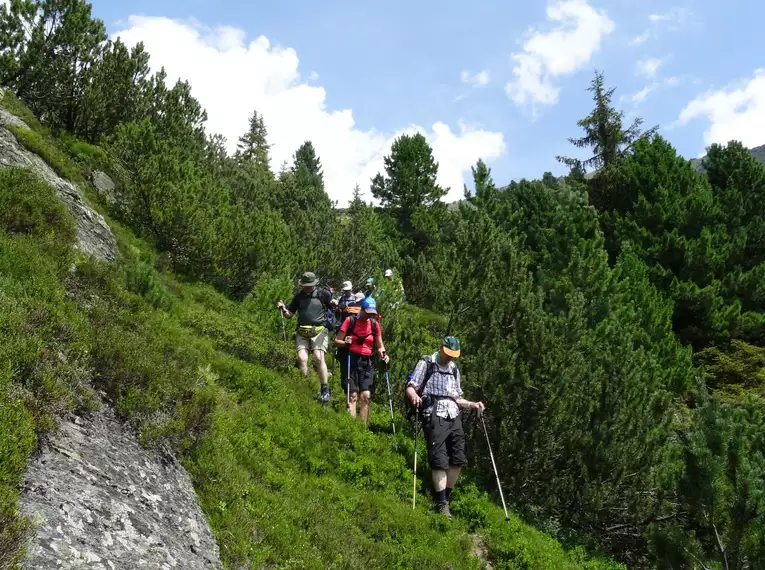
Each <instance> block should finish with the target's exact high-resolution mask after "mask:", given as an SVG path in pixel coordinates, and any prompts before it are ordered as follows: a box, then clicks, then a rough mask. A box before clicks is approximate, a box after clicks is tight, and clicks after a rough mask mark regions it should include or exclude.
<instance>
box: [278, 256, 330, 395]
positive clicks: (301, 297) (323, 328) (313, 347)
mask: <svg viewBox="0 0 765 570" xmlns="http://www.w3.org/2000/svg"><path fill="white" fill-rule="evenodd" d="M318 282H319V280H318V279H317V278H316V275H314V274H313V273H311V272H310V271H309V272H307V273H303V275H302V277H301V278H300V291H298V292H297V294H296V295H295V296H294V297H293V298H292V301H290V304H289V305H287V306H285V304H284V301H279V302H278V303H277V307H279V309H280V310H281V311H282V314H283V315H284V316H285V317H286V318H288V319H291V318H292V316H293V315H294V314H295V313H297V314H298V327H297V335H296V344H297V354H298V361H299V362H300V371H301V372H302V373H303V376H308V353H309V352H313V360H314V365H315V367H316V372H317V373H318V375H319V382H320V383H321V389H320V396H319V397H320V398H321V401H322V402H329V385H328V383H327V378H328V376H329V375H328V373H327V363H326V361H325V359H324V355H325V353H326V352H327V348H328V347H329V329H328V328H327V307H328V306H329V305H332V304H334V303H335V301H334V300H333V299H332V293H330V292H329V291H328V290H327V289H320V288H317V287H316V285H317V283H318Z"/></svg>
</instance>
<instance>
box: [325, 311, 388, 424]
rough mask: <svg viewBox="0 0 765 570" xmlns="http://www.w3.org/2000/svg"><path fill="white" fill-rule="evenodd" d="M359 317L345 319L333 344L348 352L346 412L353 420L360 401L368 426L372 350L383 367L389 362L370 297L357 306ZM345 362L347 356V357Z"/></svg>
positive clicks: (371, 385)
mask: <svg viewBox="0 0 765 570" xmlns="http://www.w3.org/2000/svg"><path fill="white" fill-rule="evenodd" d="M359 305H360V306H361V311H360V312H359V314H358V316H356V315H352V316H350V317H348V318H347V319H345V321H344V322H343V324H342V325H341V326H340V330H339V331H338V333H337V338H336V339H335V344H336V345H337V346H338V347H346V348H347V350H348V351H349V352H350V357H351V359H350V370H348V372H347V374H346V376H345V383H344V386H343V387H344V388H345V391H346V394H348V399H349V403H350V406H349V410H348V411H349V412H350V413H351V416H353V417H354V418H355V417H356V403H357V401H358V400H361V405H360V410H359V414H360V415H361V419H362V420H363V422H364V423H365V424H368V423H369V403H370V401H371V399H372V392H373V391H374V381H375V365H374V349H375V348H377V354H378V355H379V356H380V358H381V359H382V361H383V362H385V364H388V362H389V361H390V358H389V357H388V355H387V354H386V353H385V344H383V339H382V331H381V330H380V325H379V323H378V322H377V318H376V317H377V305H376V303H375V300H374V299H372V298H371V297H365V298H363V299H361V301H360V302H359ZM346 360H347V353H346Z"/></svg>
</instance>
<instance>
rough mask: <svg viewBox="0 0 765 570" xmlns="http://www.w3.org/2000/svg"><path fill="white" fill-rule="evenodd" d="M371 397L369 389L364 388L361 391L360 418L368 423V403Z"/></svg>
mask: <svg viewBox="0 0 765 570" xmlns="http://www.w3.org/2000/svg"><path fill="white" fill-rule="evenodd" d="M371 399H372V394H371V393H370V392H369V390H365V391H363V392H362V393H361V410H360V412H361V419H362V420H363V421H364V423H365V424H369V403H370V401H371Z"/></svg>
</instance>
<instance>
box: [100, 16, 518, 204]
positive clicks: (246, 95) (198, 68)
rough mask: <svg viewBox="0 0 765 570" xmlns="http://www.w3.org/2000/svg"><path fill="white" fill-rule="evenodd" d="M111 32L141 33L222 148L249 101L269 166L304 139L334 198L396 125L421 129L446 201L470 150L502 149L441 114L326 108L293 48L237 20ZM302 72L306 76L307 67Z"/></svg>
mask: <svg viewBox="0 0 765 570" xmlns="http://www.w3.org/2000/svg"><path fill="white" fill-rule="evenodd" d="M113 36H120V37H121V38H122V40H123V41H124V42H125V43H126V44H128V45H134V44H135V43H137V42H139V41H143V42H144V44H145V46H146V49H147V51H148V52H149V53H150V54H151V66H152V69H153V70H155V71H156V70H158V69H159V68H160V67H161V66H164V67H165V69H166V71H167V73H168V80H169V81H175V80H176V79H178V78H181V79H187V80H188V81H189V83H190V84H191V85H192V93H193V94H194V96H195V97H196V98H197V99H199V101H200V103H201V104H202V105H203V106H204V107H205V109H207V113H208V117H209V119H208V121H207V129H208V131H209V132H215V133H220V134H222V135H224V136H225V137H226V139H227V143H228V148H229V149H230V150H233V149H234V148H235V146H236V141H237V138H238V137H239V136H240V135H241V134H242V133H243V132H244V131H245V130H246V128H247V119H248V117H249V115H250V114H251V113H252V111H253V110H257V111H258V113H261V114H262V115H263V116H264V120H265V123H266V128H267V129H268V136H269V142H270V143H271V144H272V145H273V146H272V149H271V164H272V167H273V168H274V169H275V170H278V168H279V167H280V165H281V164H282V162H284V161H287V162H291V160H292V155H293V154H294V152H295V150H297V148H298V147H299V146H300V145H301V144H302V143H303V142H304V141H306V140H310V141H312V142H313V144H314V146H315V147H316V152H317V153H318V155H319V157H320V159H321V162H322V166H323V168H324V180H325V186H326V188H327V193H328V194H329V195H330V198H332V199H333V200H338V201H339V202H340V205H345V204H346V203H347V201H348V200H349V199H350V198H351V193H352V190H353V187H354V185H355V184H356V183H358V184H359V185H360V186H361V188H362V189H363V190H366V189H368V187H369V182H370V179H371V178H372V177H373V176H374V175H375V174H376V173H377V172H379V171H382V169H383V157H384V156H385V155H386V154H389V153H390V145H391V143H392V142H393V140H394V139H395V137H397V136H399V135H400V134H402V133H404V132H406V133H414V132H422V133H423V134H424V135H425V136H426V138H427V139H428V141H429V142H430V144H431V145H432V147H433V154H434V156H435V159H436V160H437V161H438V162H439V176H438V182H439V183H440V184H441V185H443V186H449V187H451V192H450V193H449V195H448V196H447V200H453V199H459V198H461V197H462V192H463V188H462V186H463V174H465V173H469V172H470V167H471V166H472V165H474V164H475V162H476V161H477V160H478V158H479V157H483V158H484V160H486V161H487V162H490V161H491V160H493V159H496V158H498V157H499V156H501V155H502V154H503V153H504V150H505V141H504V136H503V134H502V133H500V132H491V131H486V130H483V129H481V128H479V127H474V126H469V125H465V124H463V123H461V122H460V123H459V128H458V131H457V132H453V131H452V130H451V129H450V128H449V126H448V125H446V124H444V123H442V122H436V123H435V124H433V125H432V127H431V128H430V129H426V128H423V127H420V126H418V125H409V126H403V128H400V129H397V130H396V131H395V132H380V131H378V130H375V129H370V130H366V131H364V130H360V129H358V128H356V127H355V123H354V118H353V112H352V110H351V109H342V110H334V111H330V110H328V109H327V108H326V92H325V90H324V88H323V87H321V86H317V85H309V84H307V83H306V82H305V79H304V78H303V77H301V74H300V71H299V69H298V68H299V60H298V56H297V53H296V52H295V50H293V49H291V48H283V47H279V46H273V45H271V43H270V42H269V40H268V39H267V38H266V37H263V36H260V37H258V38H256V39H255V40H253V41H249V42H247V38H246V36H245V33H244V32H243V31H242V30H240V29H237V28H232V27H220V28H215V29H211V28H206V27H204V26H201V25H198V24H196V23H187V22H180V21H176V20H171V19H168V18H150V17H143V16H131V17H130V18H129V19H128V23H127V24H126V25H125V26H124V29H122V30H120V31H118V32H116V33H114V34H113ZM309 77H312V78H314V80H315V76H313V74H309Z"/></svg>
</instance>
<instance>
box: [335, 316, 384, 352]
mask: <svg viewBox="0 0 765 570" xmlns="http://www.w3.org/2000/svg"><path fill="white" fill-rule="evenodd" d="M349 326H351V319H350V318H347V319H345V321H343V324H342V326H341V327H340V330H341V331H343V332H344V333H346V334H348V327H349ZM375 328H376V329H377V336H379V335H380V325H377V326H376V327H375ZM366 335H368V336H366ZM351 336H352V337H353V342H352V343H351V347H350V350H351V352H352V353H354V354H360V355H361V356H372V353H373V352H374V342H375V339H374V337H373V336H372V320H371V319H367V320H365V321H362V320H361V319H356V325H355V326H354V327H353V334H352V335H351ZM365 336H366V338H364V337H365ZM362 338H363V339H364V344H359V340H360V339H362Z"/></svg>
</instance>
